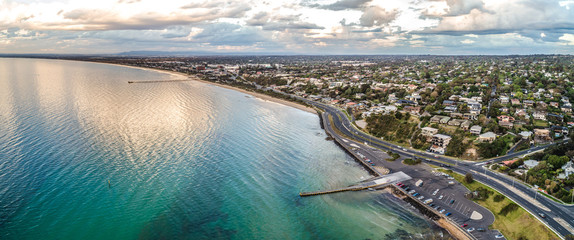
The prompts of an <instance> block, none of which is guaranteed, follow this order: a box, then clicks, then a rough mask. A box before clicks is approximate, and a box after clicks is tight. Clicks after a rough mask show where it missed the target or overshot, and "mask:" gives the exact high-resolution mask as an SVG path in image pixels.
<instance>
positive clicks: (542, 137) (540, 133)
mask: <svg viewBox="0 0 574 240" xmlns="http://www.w3.org/2000/svg"><path fill="white" fill-rule="evenodd" d="M534 140H536V141H539V142H546V141H550V140H552V138H551V137H550V130H548V129H534Z"/></svg>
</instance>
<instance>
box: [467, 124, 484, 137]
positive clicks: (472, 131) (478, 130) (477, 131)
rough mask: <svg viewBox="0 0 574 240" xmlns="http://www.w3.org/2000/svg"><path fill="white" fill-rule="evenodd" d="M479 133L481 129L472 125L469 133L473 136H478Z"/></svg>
mask: <svg viewBox="0 0 574 240" xmlns="http://www.w3.org/2000/svg"><path fill="white" fill-rule="evenodd" d="M481 131H482V127H481V126H479V125H474V126H472V127H471V128H470V133H471V134H474V135H480V132H481Z"/></svg>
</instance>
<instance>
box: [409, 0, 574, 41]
mask: <svg viewBox="0 0 574 240" xmlns="http://www.w3.org/2000/svg"><path fill="white" fill-rule="evenodd" d="M466 6H467V7H466V8H465V7H461V8H454V9H463V10H458V13H463V12H466V11H467V10H469V9H471V10H472V9H475V8H472V7H470V5H466ZM475 6H476V5H475ZM464 9H466V10H464ZM455 12H456V11H455ZM571 30H574V12H573V11H570V10H567V9H566V8H564V7H561V6H559V4H558V3H557V2H551V3H549V2H548V1H545V0H522V1H519V2H504V3H500V4H498V5H496V9H485V10H484V11H470V12H469V13H468V14H466V15H460V16H442V17H440V22H439V24H438V25H437V26H436V27H431V28H428V29H425V30H423V31H418V32H416V33H427V34H444V35H464V34H470V33H472V34H481V35H487V34H504V33H519V34H522V33H523V32H528V31H535V32H536V31H538V34H540V31H544V32H545V34H547V35H549V34H550V33H551V32H559V31H571ZM526 35H528V36H532V37H533V39H535V40H541V39H538V38H536V37H534V35H533V34H526ZM542 40H544V41H547V40H545V39H542Z"/></svg>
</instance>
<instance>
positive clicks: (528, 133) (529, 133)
mask: <svg viewBox="0 0 574 240" xmlns="http://www.w3.org/2000/svg"><path fill="white" fill-rule="evenodd" d="M518 135H520V136H522V138H523V139H528V138H529V137H530V136H531V135H532V132H530V131H522V132H520V133H519V134H518Z"/></svg>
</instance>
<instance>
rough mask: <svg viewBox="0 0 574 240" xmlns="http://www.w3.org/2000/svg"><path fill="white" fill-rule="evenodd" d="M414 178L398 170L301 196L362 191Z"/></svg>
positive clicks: (301, 194)
mask: <svg viewBox="0 0 574 240" xmlns="http://www.w3.org/2000/svg"><path fill="white" fill-rule="evenodd" d="M410 179H412V178H411V177H410V176H409V175H407V174H405V173H403V172H396V173H392V174H389V175H385V176H382V177H376V178H372V179H371V180H368V181H365V182H362V183H358V184H355V185H352V186H348V187H344V188H338V189H334V190H323V191H315V192H300V193H299V196H301V197H308V196H316V195H323V194H330V193H338V192H346V191H361V190H365V189H369V188H380V187H385V186H387V185H389V184H393V183H396V182H401V181H407V180H410Z"/></svg>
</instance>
